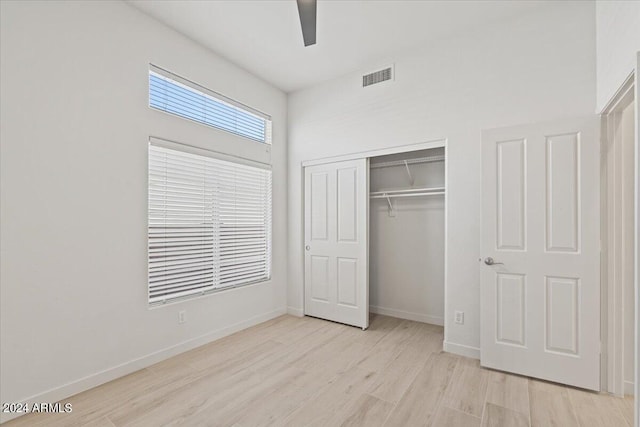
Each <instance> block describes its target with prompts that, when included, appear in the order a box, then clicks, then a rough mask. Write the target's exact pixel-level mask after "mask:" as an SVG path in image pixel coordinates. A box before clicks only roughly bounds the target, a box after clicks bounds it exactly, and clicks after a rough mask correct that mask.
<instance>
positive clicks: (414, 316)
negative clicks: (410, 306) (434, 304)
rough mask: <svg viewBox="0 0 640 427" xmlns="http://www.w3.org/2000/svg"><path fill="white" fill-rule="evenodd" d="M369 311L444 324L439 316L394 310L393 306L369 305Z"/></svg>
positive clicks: (433, 323) (439, 324)
mask: <svg viewBox="0 0 640 427" xmlns="http://www.w3.org/2000/svg"><path fill="white" fill-rule="evenodd" d="M369 311H370V312H371V313H376V314H382V315H383V316H391V317H397V318H399V319H406V320H413V321H416V322H422V323H430V324H432V325H438V326H444V318H442V317H441V316H431V315H428V314H420V313H412V312H410V311H403V310H395V309H393V308H386V307H378V306H376V305H370V306H369Z"/></svg>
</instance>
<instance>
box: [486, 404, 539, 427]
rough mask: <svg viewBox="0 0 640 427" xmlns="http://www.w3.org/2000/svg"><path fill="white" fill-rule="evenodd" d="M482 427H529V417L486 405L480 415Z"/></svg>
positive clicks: (492, 405) (496, 406) (510, 410)
mask: <svg viewBox="0 0 640 427" xmlns="http://www.w3.org/2000/svg"><path fill="white" fill-rule="evenodd" d="M482 427H529V416H528V415H525V414H523V413H521V412H518V411H514V410H512V409H508V408H504V407H502V406H499V405H494V404H493V403H487V404H486V405H485V407H484V413H483V414H482Z"/></svg>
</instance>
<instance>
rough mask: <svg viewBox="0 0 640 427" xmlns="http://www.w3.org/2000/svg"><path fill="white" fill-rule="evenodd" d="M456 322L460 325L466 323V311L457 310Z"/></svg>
mask: <svg viewBox="0 0 640 427" xmlns="http://www.w3.org/2000/svg"><path fill="white" fill-rule="evenodd" d="M455 322H456V323H457V324H458V325H464V311H456V312H455Z"/></svg>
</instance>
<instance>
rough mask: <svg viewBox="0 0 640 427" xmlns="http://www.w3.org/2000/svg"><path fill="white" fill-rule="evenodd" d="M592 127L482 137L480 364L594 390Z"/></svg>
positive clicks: (595, 135) (596, 174) (595, 161)
mask: <svg viewBox="0 0 640 427" xmlns="http://www.w3.org/2000/svg"><path fill="white" fill-rule="evenodd" d="M599 154H600V145H599V129H598V120H597V118H596V117H587V118H581V119H575V120H562V121H558V122H552V123H541V124H534V125H526V126H516V127H511V128H504V129H494V130H490V131H485V132H483V143H482V237H481V245H482V248H481V249H482V257H483V260H484V259H485V258H486V257H491V258H492V259H493V260H494V262H493V264H491V265H487V264H486V263H483V264H482V267H481V326H480V328H481V363H482V365H483V366H486V367H490V368H494V369H500V370H504V371H509V372H515V373H519V374H523V375H528V376H532V377H537V378H542V379H546V380H550V381H556V382H560V383H565V384H570V385H574V386H578V387H583V388H589V389H593V390H599V388H600V373H599V372H600V280H599V278H600V254H599V252H600V247H599V246H600V242H599V229H600V222H599V221H600V205H599V203H600V199H599V188H600V168H599Z"/></svg>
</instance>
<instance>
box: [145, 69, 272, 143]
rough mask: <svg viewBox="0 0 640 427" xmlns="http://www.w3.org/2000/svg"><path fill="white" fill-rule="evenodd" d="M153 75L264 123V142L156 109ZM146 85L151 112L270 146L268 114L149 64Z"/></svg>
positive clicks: (270, 136) (205, 122)
mask: <svg viewBox="0 0 640 427" xmlns="http://www.w3.org/2000/svg"><path fill="white" fill-rule="evenodd" d="M153 74H155V75H157V76H158V77H159V78H161V79H168V80H170V81H171V82H172V83H174V84H176V85H178V86H181V87H183V88H184V89H186V90H188V91H191V92H192V93H194V94H196V95H203V96H205V97H208V98H212V99H213V102H218V103H221V104H226V105H227V106H228V107H229V108H231V109H234V110H237V111H240V112H242V113H244V114H247V115H251V116H254V117H257V118H259V119H261V120H263V121H264V140H261V139H258V138H253V137H251V136H249V135H247V134H245V133H242V132H239V131H233V130H231V129H229V128H225V127H221V126H216V125H214V124H212V123H209V122H207V121H205V120H197V119H194V118H192V117H189V116H187V115H182V114H178V113H175V112H172V111H168V110H167V109H162V108H157V107H155V106H153V105H152V100H151V98H152V90H151V76H152V75H153ZM147 83H148V103H147V105H148V107H149V109H151V110H154V111H160V112H162V113H165V114H169V115H171V116H173V117H179V118H181V119H185V120H189V121H191V122H193V123H198V124H200V125H203V126H207V127H209V128H213V129H217V130H220V131H222V132H227V133H230V134H231V135H235V136H237V137H240V138H243V139H245V140H248V141H252V142H255V143H258V144H265V145H268V146H271V145H272V140H273V138H272V132H273V125H272V119H271V116H270V115H269V114H266V113H264V112H262V111H260V110H257V109H255V108H253V107H250V106H248V105H246V104H243V103H242V102H239V101H236V100H235V99H232V98H229V97H227V96H225V95H223V94H221V93H218V92H216V91H214V90H212V89H209V88H207V87H205V86H202V85H201V84H198V83H196V82H194V81H192V80H189V79H187V78H185V77H182V76H180V75H178V74H175V73H173V72H171V71H168V70H165V69H164V68H161V67H158V66H157V65H154V64H151V63H150V64H149V70H148V78H147ZM218 118H221V116H218Z"/></svg>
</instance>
